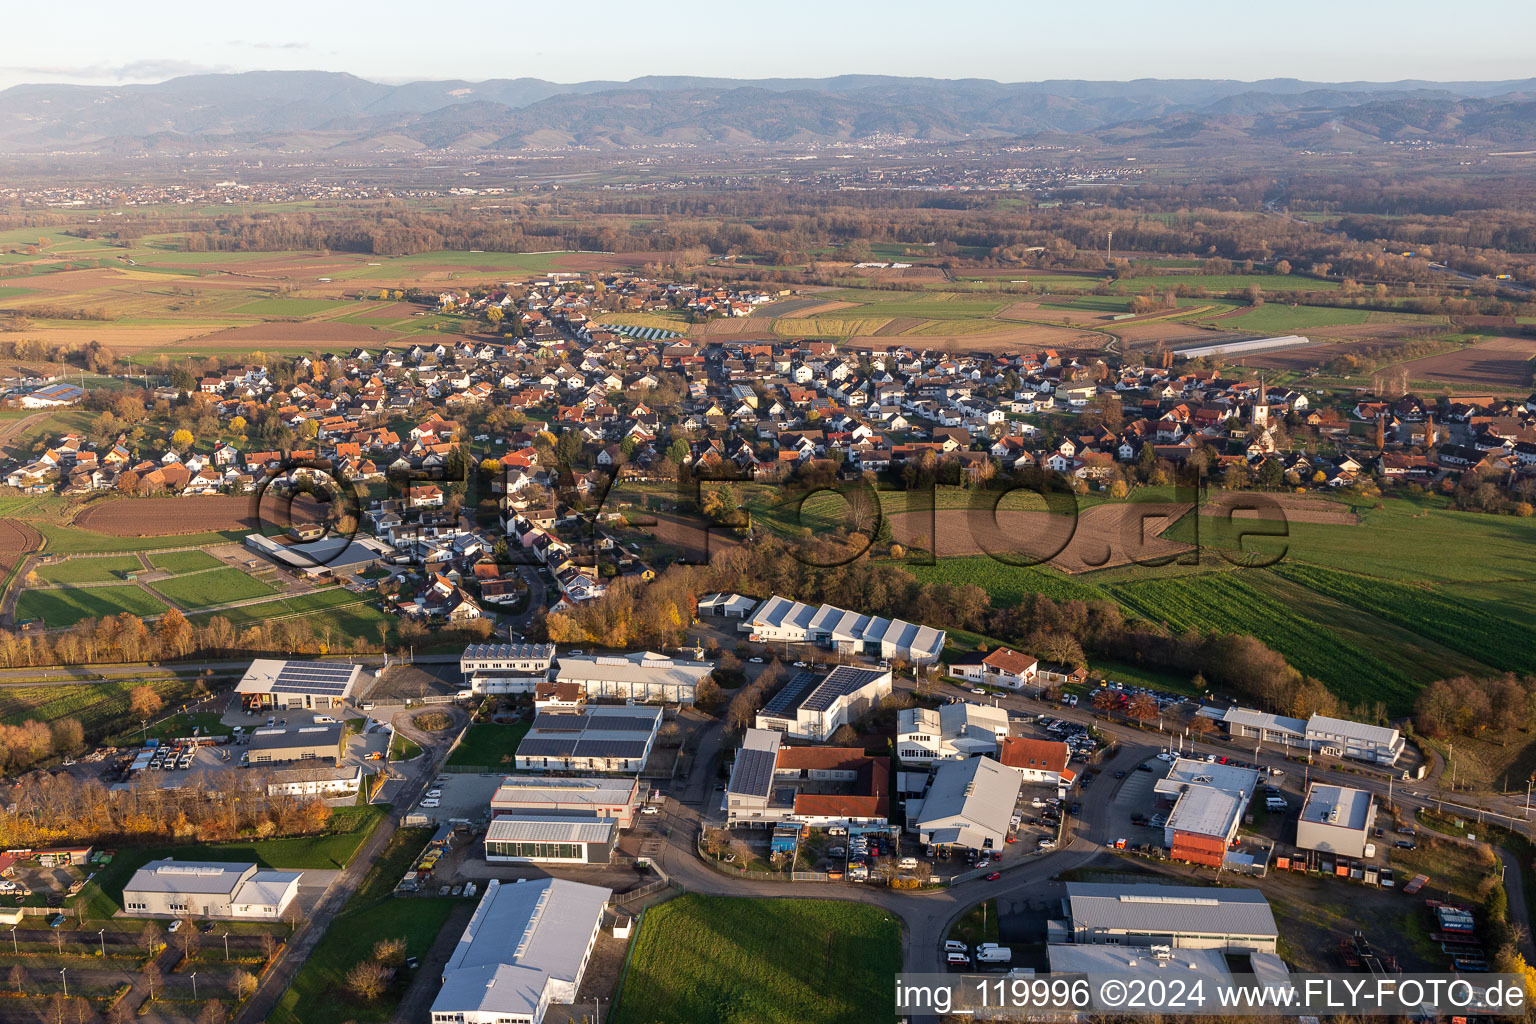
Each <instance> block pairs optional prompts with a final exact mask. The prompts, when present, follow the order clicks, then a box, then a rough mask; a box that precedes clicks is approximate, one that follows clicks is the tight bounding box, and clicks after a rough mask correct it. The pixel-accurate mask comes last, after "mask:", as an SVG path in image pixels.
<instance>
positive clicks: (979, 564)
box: [905, 555, 1109, 607]
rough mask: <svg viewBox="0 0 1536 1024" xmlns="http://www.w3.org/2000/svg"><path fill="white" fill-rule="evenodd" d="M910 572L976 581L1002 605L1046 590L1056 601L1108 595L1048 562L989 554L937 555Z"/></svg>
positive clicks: (952, 581)
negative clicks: (1022, 562) (1009, 560)
mask: <svg viewBox="0 0 1536 1024" xmlns="http://www.w3.org/2000/svg"><path fill="white" fill-rule="evenodd" d="M905 568H906V570H907V571H908V572H910V573H911V574H912V575H914V576H916V577H917V578H918V579H919V580H921V581H922V582H924V583H947V584H949V585H950V586H954V587H958V586H964V585H965V584H968V583H969V584H974V585H976V586H978V587H980V588H982V589H983V590H985V591H986V592H987V593H988V594H990V595H991V596H992V601H993V603H994V604H996V605H998V606H999V607H1011V606H1012V605H1016V604H1018V603H1019V602H1020V601H1021V600H1023V599H1024V597H1025V595H1027V594H1044V595H1046V596H1047V597H1050V598H1053V599H1054V600H1057V601H1096V600H1104V599H1106V598H1108V597H1109V595H1108V594H1106V593H1105V592H1104V591H1102V590H1100V589H1099V588H1098V587H1096V586H1094V585H1092V584H1089V583H1082V582H1079V581H1078V580H1077V579H1076V578H1075V577H1072V576H1068V575H1067V574H1066V573H1063V572H1059V571H1057V570H1055V569H1052V568H1050V567H1049V566H1038V565H1036V566H1016V565H1006V564H1004V563H1002V562H999V561H997V560H996V559H995V558H991V557H989V556H987V555H964V556H960V557H956V558H938V559H935V560H934V564H932V565H908V566H906V567H905Z"/></svg>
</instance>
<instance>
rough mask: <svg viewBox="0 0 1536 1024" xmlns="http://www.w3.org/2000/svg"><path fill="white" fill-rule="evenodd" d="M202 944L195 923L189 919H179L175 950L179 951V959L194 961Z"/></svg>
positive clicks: (200, 935) (200, 934)
mask: <svg viewBox="0 0 1536 1024" xmlns="http://www.w3.org/2000/svg"><path fill="white" fill-rule="evenodd" d="M202 942H203V938H202V933H201V932H199V931H198V930H197V922H195V921H193V920H192V919H191V918H190V917H183V918H181V928H180V929H179V930H178V931H177V932H176V948H177V949H179V950H181V958H182V959H183V960H192V959H195V958H196V957H197V951H198V948H199V947H200V946H201V945H202Z"/></svg>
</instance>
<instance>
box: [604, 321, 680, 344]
mask: <svg viewBox="0 0 1536 1024" xmlns="http://www.w3.org/2000/svg"><path fill="white" fill-rule="evenodd" d="M598 326H599V327H601V328H602V329H603V330H605V331H612V332H613V333H614V334H622V335H624V336H626V337H629V338H636V339H638V340H640V341H666V340H667V339H669V338H676V337H680V335H679V334H678V333H677V332H676V331H668V330H665V329H664V328H661V327H636V326H634V325H633V324H598Z"/></svg>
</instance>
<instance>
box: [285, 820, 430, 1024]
mask: <svg viewBox="0 0 1536 1024" xmlns="http://www.w3.org/2000/svg"><path fill="white" fill-rule="evenodd" d="M431 838H432V829H430V828H402V829H397V830H396V831H395V834H394V835H393V836H391V837H390V840H389V845H388V846H387V847H385V850H384V853H383V855H382V856H380V857H379V859H378V861H377V862H376V863H375V864H374V866H373V869H372V870H371V871H369V872H368V877H367V878H365V879H364V880H363V884H362V885H361V886H360V887H359V888H358V891H357V892H355V893H353V894H352V898H351V899H349V900H348V901H347V905H346V906H345V907H343V908H342V911H341V913H340V914H338V915H337V916H336V918H335V920H333V921H332V922H331V923H330V927H329V928H327V929H326V932H325V937H324V938H322V939H321V940H320V944H319V945H318V946H316V947H315V950H314V952H313V953H312V954H311V955H310V956H309V958H308V959H307V960H305V961H304V966H303V967H301V968H300V969H299V973H298V975H297V976H295V978H294V979H293V984H292V985H291V986H289V988H288V991H287V992H284V993H283V996H282V999H280V1000H279V1001H278V1004H277V1006H276V1007H275V1008H274V1010H273V1012H272V1014H271V1015H270V1016H269V1017H268V1018H267V1019H268V1020H269V1021H271V1022H273V1024H341V1022H343V1021H384V1020H388V1019H389V1018H390V1017H391V1016H392V1015H393V1013H394V1010H395V1007H396V1005H397V1004H398V1002H399V1000H400V996H401V995H402V994H403V992H404V988H405V986H406V985H407V984H408V983H409V982H408V973H407V972H405V971H402V972H401V975H402V977H398V978H397V980H396V984H395V986H394V987H393V988H391V989H389V990H388V991H386V992H385V994H384V995H383V996H381V997H380V998H379V999H378V1000H376V1001H375V1002H373V1003H363V1002H360V1001H358V1000H357V999H356V998H355V997H354V996H352V995H351V994H349V993H348V991H347V988H346V983H345V978H346V973H347V971H349V970H351V969H352V967H353V966H354V965H355V964H357V963H358V962H359V961H361V960H364V959H367V958H368V956H369V955H370V954H371V953H372V951H373V945H374V943H375V942H378V941H379V940H380V939H389V938H404V939H405V943H406V955H407V956H417V957H419V956H424V955H425V954H426V952H427V950H428V949H430V948H431V946H432V943H433V942H434V941H435V940H436V938H437V934H438V932H440V931H442V929H443V924H444V923H445V922H446V921H447V920H448V917H449V915H451V914H452V913H453V911H454V908H455V907H456V906H458V905H459V904H458V903H457V902H455V901H453V900H444V899H429V898H422V899H399V900H397V899H394V898H393V897H392V896H391V895H390V893H391V891H392V890H393V888H394V885H395V883H396V882H398V881H399V880H400V878H401V877H402V876H403V875H404V874H405V872H406V871H408V870H409V869H410V867H411V864H412V863H413V862H414V860H415V858H416V856H417V854H419V853H420V852H421V850H422V847H423V846H425V845H426V843H427V840H429V839H431ZM300 1007H303V1009H302V1011H301V1010H300Z"/></svg>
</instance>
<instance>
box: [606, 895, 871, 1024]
mask: <svg viewBox="0 0 1536 1024" xmlns="http://www.w3.org/2000/svg"><path fill="white" fill-rule="evenodd" d="M900 966H901V924H900V922H898V921H896V920H895V919H893V918H892V917H891V916H890V915H889V914H887V913H886V912H885V911H884V910H882V909H880V908H879V907H872V906H866V905H863V904H859V903H849V902H842V901H833V900H810V899H730V898H726V897H718V896H701V895H696V894H688V895H685V896H680V897H678V898H677V899H674V900H670V901H668V902H666V903H662V904H659V905H658V906H655V907H652V908H651V909H650V910H648V911H646V913H645V917H644V918H643V920H642V923H641V926H640V934H639V935H638V936H637V937H636V938H635V940H634V947H633V949H632V950H631V954H630V961H629V968H628V971H627V973H626V975H625V979H624V987H623V989H622V990H621V991H620V992H619V995H618V1001H617V1003H616V1004H615V1005H614V1008H613V1013H612V1016H611V1017H610V1018H609V1020H610V1021H612V1022H613V1024H651V1022H653V1021H705V1020H721V1019H725V1018H723V1016H722V1014H723V1013H724V1011H723V1008H726V1007H728V1008H729V1012H728V1015H727V1016H728V1019H730V1020H739V1021H753V1022H754V1024H861V1022H864V1021H869V1020H884V1019H888V1018H891V1017H893V1016H894V1015H895V1013H896V1008H895V1001H894V1000H895V997H894V993H893V992H892V989H891V984H890V980H891V975H892V974H893V973H894V972H896V971H898V970H899V969H900Z"/></svg>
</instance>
